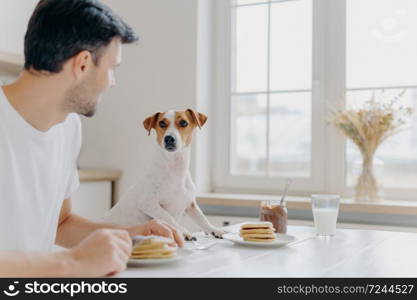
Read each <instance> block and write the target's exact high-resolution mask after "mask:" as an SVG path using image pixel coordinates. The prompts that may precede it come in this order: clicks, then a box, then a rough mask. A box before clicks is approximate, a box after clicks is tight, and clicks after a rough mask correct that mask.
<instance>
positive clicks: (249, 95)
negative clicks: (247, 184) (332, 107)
mask: <svg viewBox="0 0 417 300" xmlns="http://www.w3.org/2000/svg"><path fill="white" fill-rule="evenodd" d="M234 3H235V5H233V6H232V22H233V24H234V26H233V29H234V30H233V32H232V34H233V36H232V39H233V40H232V43H233V48H232V49H233V50H232V51H233V53H232V60H233V63H232V66H233V67H232V69H231V72H232V74H231V76H232V98H231V101H232V105H231V128H232V133H231V135H232V137H233V140H234V143H232V144H231V146H232V147H231V148H230V158H231V160H230V171H231V173H232V174H236V175H243V174H245V175H260V176H292V177H309V176H310V159H311V83H312V72H311V67H312V1H311V0H306V1H285V2H265V1H237V2H234ZM294 16H298V17H297V18H294ZM289 32H291V34H289ZM289 126H291V127H292V130H291V131H288V130H287V128H288V127H289ZM283 145H285V146H283Z"/></svg>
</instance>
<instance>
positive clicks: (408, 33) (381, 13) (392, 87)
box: [346, 0, 417, 188]
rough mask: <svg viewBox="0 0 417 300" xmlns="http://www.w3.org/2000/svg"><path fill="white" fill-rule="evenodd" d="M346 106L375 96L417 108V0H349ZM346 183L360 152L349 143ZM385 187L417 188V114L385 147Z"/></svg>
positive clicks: (382, 149)
mask: <svg viewBox="0 0 417 300" xmlns="http://www.w3.org/2000/svg"><path fill="white" fill-rule="evenodd" d="M346 15H347V27H346V29H347V30H346V32H347V35H346V41H347V42H346V71H347V72H346V88H347V97H346V98H347V104H348V105H361V104H362V103H363V102H364V101H366V100H369V98H370V97H372V94H374V95H375V97H376V98H377V99H381V101H384V100H385V101H389V100H390V99H392V98H394V97H395V96H397V95H399V94H402V93H404V95H403V96H402V99H401V101H402V103H403V104H404V105H406V106H409V107H414V108H415V109H417V1H415V0H347V2H346ZM347 154H348V155H347V165H348V170H347V175H348V176H346V177H347V183H348V184H349V185H351V184H352V182H351V181H350V177H349V174H350V173H351V168H352V162H353V161H354V160H355V158H357V157H358V156H359V153H358V151H357V150H356V148H355V147H354V146H353V145H352V143H347ZM377 157H378V158H379V159H380V160H382V161H383V162H384V169H385V170H384V174H385V176H384V177H385V180H384V185H385V186H386V187H389V188H417V117H416V116H414V118H413V122H412V123H411V124H409V129H408V130H405V131H403V132H402V133H400V134H398V135H397V136H394V137H393V138H392V139H390V140H388V141H387V142H386V143H385V144H383V145H381V147H380V149H379V151H378V152H377Z"/></svg>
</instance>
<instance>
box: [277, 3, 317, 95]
mask: <svg viewBox="0 0 417 300" xmlns="http://www.w3.org/2000/svg"><path fill="white" fill-rule="evenodd" d="M270 56H271V70H270V72H271V86H270V89H271V90H290V89H310V88H311V81H312V80H311V76H312V1H311V0H300V1H285V2H281V3H279V2H278V3H273V4H271V52H270Z"/></svg>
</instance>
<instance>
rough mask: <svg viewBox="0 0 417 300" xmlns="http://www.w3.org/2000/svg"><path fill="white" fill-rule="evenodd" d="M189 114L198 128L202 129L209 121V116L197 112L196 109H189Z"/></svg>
mask: <svg viewBox="0 0 417 300" xmlns="http://www.w3.org/2000/svg"><path fill="white" fill-rule="evenodd" d="M187 112H188V113H189V114H190V116H191V119H192V120H193V121H194V123H196V124H197V126H198V128H200V129H201V127H203V125H204V124H205V123H206V121H207V116H206V115H205V114H203V113H200V112H196V111H195V110H194V109H191V108H189V109H187Z"/></svg>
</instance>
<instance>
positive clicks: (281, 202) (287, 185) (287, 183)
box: [279, 178, 292, 205]
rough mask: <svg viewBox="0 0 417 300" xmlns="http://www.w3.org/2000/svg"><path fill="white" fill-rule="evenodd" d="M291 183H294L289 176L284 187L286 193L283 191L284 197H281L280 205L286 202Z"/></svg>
mask: <svg viewBox="0 0 417 300" xmlns="http://www.w3.org/2000/svg"><path fill="white" fill-rule="evenodd" d="M291 183H292V179H291V178H287V182H286V184H285V188H284V193H282V197H281V201H280V202H279V205H283V204H284V199H285V196H286V195H287V192H288V189H289V188H290V185H291Z"/></svg>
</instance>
